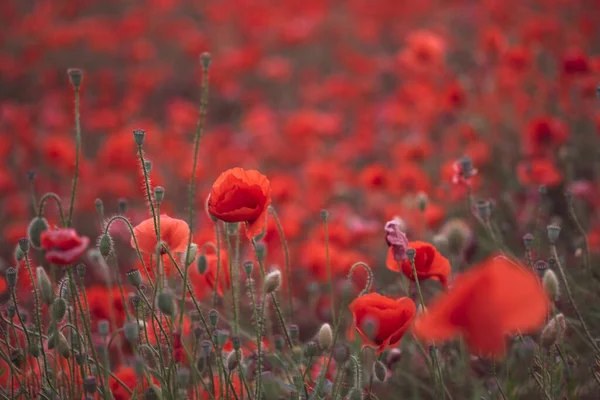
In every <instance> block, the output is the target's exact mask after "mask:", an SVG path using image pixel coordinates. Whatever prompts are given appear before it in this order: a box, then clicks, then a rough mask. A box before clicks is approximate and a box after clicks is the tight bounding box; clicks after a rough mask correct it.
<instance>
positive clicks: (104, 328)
mask: <svg viewBox="0 0 600 400" xmlns="http://www.w3.org/2000/svg"><path fill="white" fill-rule="evenodd" d="M98 333H99V334H100V336H108V334H109V333H110V325H109V323H108V321H107V320H105V319H101V320H100V321H98Z"/></svg>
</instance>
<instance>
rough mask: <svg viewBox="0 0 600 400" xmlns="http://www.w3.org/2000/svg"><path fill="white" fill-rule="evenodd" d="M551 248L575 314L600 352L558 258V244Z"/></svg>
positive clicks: (592, 343)
mask: <svg viewBox="0 0 600 400" xmlns="http://www.w3.org/2000/svg"><path fill="white" fill-rule="evenodd" d="M550 250H551V251H552V255H553V256H554V259H555V260H556V265H557V266H558V271H559V273H560V277H561V278H562V280H563V283H564V284H565V290H566V292H567V297H568V298H569V302H570V303H571V306H572V307H573V310H575V314H577V318H578V319H579V323H580V324H581V327H582V328H583V331H584V332H585V335H586V336H587V339H588V340H589V342H590V344H591V345H592V347H593V349H594V350H595V351H596V353H600V347H599V346H598V344H596V341H595V340H594V337H593V336H592V334H591V332H590V330H589V328H588V326H587V324H586V323H585V321H584V319H583V315H582V314H581V311H579V307H577V303H575V299H574V298H573V294H572V293H571V287H570V286H569V282H568V281H567V276H566V274H565V270H564V268H563V266H562V263H561V262H560V259H559V258H558V252H557V251H556V246H555V245H551V246H550Z"/></svg>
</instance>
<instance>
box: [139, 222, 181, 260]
mask: <svg viewBox="0 0 600 400" xmlns="http://www.w3.org/2000/svg"><path fill="white" fill-rule="evenodd" d="M133 234H134V235H135V239H136V240H137V242H138V246H139V248H140V251H142V252H143V253H147V254H154V252H155V251H156V245H157V244H158V241H157V240H156V230H155V229H154V220H153V219H152V218H149V219H147V220H144V221H142V222H141V223H140V224H139V225H137V226H136V227H135V228H133ZM189 237H190V228H189V226H188V224H187V222H185V221H183V220H181V219H176V218H171V217H169V216H168V215H166V214H161V216H160V240H161V242H163V243H165V244H166V245H167V246H168V247H169V250H170V251H172V252H184V251H186V250H187V245H188V242H189ZM131 247H133V248H135V242H134V240H133V238H131Z"/></svg>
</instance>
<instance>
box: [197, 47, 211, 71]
mask: <svg viewBox="0 0 600 400" xmlns="http://www.w3.org/2000/svg"><path fill="white" fill-rule="evenodd" d="M211 61H212V55H211V54H210V53H209V52H207V51H205V52H204V53H202V54H200V63H201V64H202V69H203V70H205V71H206V70H207V69H208V67H210V63H211Z"/></svg>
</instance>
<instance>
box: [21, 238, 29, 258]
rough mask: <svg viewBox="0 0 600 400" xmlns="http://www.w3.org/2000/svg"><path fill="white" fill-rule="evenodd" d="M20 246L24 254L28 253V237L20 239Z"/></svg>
mask: <svg viewBox="0 0 600 400" xmlns="http://www.w3.org/2000/svg"><path fill="white" fill-rule="evenodd" d="M19 248H20V249H21V251H22V252H23V253H24V254H27V252H28V251H29V239H27V238H21V239H19Z"/></svg>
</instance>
